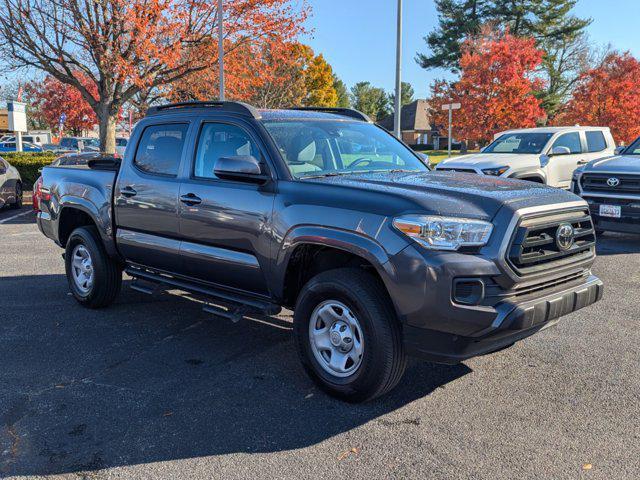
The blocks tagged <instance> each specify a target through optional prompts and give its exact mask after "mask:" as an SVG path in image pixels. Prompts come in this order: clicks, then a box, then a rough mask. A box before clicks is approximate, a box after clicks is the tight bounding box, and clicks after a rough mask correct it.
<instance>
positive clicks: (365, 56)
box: [305, 0, 640, 97]
mask: <svg viewBox="0 0 640 480" xmlns="http://www.w3.org/2000/svg"><path fill="white" fill-rule="evenodd" d="M308 1H309V3H310V4H311V6H312V7H313V16H312V17H311V18H310V20H309V21H308V26H309V27H310V28H312V29H313V34H312V36H311V37H310V38H307V39H305V41H306V42H307V43H308V44H309V45H311V46H312V47H313V48H314V50H315V51H316V52H317V53H322V54H323V55H324V56H325V58H326V59H327V60H328V61H329V63H331V65H332V66H333V68H334V71H335V72H336V73H337V74H338V76H340V78H342V79H343V80H344V82H345V83H346V84H347V85H348V86H351V85H353V84H354V83H356V82H358V81H362V80H368V81H370V82H371V83H372V84H374V85H376V86H381V87H384V88H385V89H387V90H391V89H392V88H393V84H394V66H395V35H396V33H395V32H396V26H395V25H396V24H395V18H396V5H397V3H396V0H308ZM574 10H575V14H576V15H578V16H581V17H591V18H593V23H592V24H591V26H590V27H589V35H590V38H591V40H592V41H593V43H594V44H595V45H597V46H602V45H607V44H609V43H610V44H612V46H613V47H614V48H616V49H619V50H631V52H632V53H634V54H635V55H636V56H640V28H638V18H639V17H640V0H578V4H577V5H576V8H575V9H574ZM436 24H437V15H436V9H435V6H434V2H433V0H404V48H403V55H404V61H403V77H404V78H403V79H404V80H405V81H408V82H410V83H411V84H412V85H413V87H414V89H415V91H416V96H417V97H426V96H427V94H428V91H429V84H430V83H431V81H432V80H433V79H434V78H440V77H443V76H445V75H446V72H443V71H437V70H436V71H425V70H423V69H421V68H420V67H419V66H418V64H416V62H415V61H414V57H415V55H416V52H418V51H424V50H425V43H424V41H423V39H422V38H423V37H424V36H425V35H426V34H427V33H428V32H430V31H431V30H433V28H434V26H435V25H436Z"/></svg>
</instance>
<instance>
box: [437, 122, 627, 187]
mask: <svg viewBox="0 0 640 480" xmlns="http://www.w3.org/2000/svg"><path fill="white" fill-rule="evenodd" d="M614 149H615V143H614V141H613V137H612V136H611V132H610V131H609V129H608V128H605V127H543V128H527V129H522V130H510V131H507V132H502V133H501V134H498V135H497V139H496V140H495V141H493V142H492V143H491V144H490V145H488V146H487V147H485V148H484V149H483V150H482V151H481V152H480V153H477V154H471V155H465V156H461V157H455V158H451V159H449V160H444V161H443V162H441V163H440V164H439V165H438V166H437V167H436V169H437V170H440V171H457V172H467V173H477V174H480V175H490V176H496V177H508V178H517V179H520V180H528V181H531V182H537V183H544V184H547V185H550V186H552V187H559V188H566V189H568V188H569V187H570V184H571V177H572V175H573V172H574V170H575V169H576V168H577V167H579V166H581V165H584V164H586V163H588V162H589V161H591V160H594V159H596V158H602V157H605V156H608V155H613V153H614Z"/></svg>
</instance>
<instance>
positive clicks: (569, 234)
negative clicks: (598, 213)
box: [556, 223, 576, 251]
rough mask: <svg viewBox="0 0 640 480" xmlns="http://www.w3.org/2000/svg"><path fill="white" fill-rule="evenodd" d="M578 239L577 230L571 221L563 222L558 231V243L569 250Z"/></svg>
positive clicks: (560, 247) (559, 246) (561, 247)
mask: <svg viewBox="0 0 640 480" xmlns="http://www.w3.org/2000/svg"><path fill="white" fill-rule="evenodd" d="M575 241H576V232H575V230H574V229H573V226H572V225H571V224H570V223H562V224H560V226H558V230H557V231H556V244H557V245H558V248H559V249H560V250H562V251H567V250H569V249H570V248H571V247H573V243H574V242H575Z"/></svg>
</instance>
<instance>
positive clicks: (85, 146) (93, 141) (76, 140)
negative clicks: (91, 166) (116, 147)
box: [58, 137, 100, 152]
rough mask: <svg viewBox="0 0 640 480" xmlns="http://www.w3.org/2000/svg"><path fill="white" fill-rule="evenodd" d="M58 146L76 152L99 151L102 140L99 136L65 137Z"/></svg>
mask: <svg viewBox="0 0 640 480" xmlns="http://www.w3.org/2000/svg"><path fill="white" fill-rule="evenodd" d="M58 146H59V147H60V148H61V149H64V150H69V151H74V152H98V151H100V142H99V140H98V139H97V138H89V137H63V138H61V139H60V143H59V144H58Z"/></svg>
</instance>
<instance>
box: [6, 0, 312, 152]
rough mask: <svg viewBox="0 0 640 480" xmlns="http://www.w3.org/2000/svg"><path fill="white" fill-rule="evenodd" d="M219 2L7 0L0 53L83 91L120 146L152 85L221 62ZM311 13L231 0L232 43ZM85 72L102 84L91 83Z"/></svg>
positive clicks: (227, 2)
mask: <svg viewBox="0 0 640 480" xmlns="http://www.w3.org/2000/svg"><path fill="white" fill-rule="evenodd" d="M217 5H218V2H216V1H212V0H99V1H96V0H92V1H89V0H81V1H80V0H0V11H2V15H0V57H1V58H2V61H3V63H6V64H8V65H9V66H10V67H15V68H35V69H39V70H41V71H44V72H45V73H46V74H49V75H51V76H53V77H55V78H56V79H57V80H59V81H60V82H62V83H65V84H68V85H71V86H72V87H74V88H76V89H77V90H78V91H80V93H81V95H82V97H83V98H84V99H85V100H86V101H87V103H88V104H89V105H90V106H91V108H92V109H93V111H94V112H95V114H96V116H97V117H98V123H99V127H100V143H101V147H102V149H103V150H104V151H105V152H107V153H113V152H114V151H115V130H116V123H117V121H118V114H119V112H120V110H121V108H122V106H123V105H124V104H125V103H127V102H129V101H130V100H132V99H133V98H134V97H136V96H137V95H139V94H140V93H142V92H144V91H145V90H154V89H157V88H159V87H162V86H164V85H169V84H172V83H174V82H177V81H179V80H181V79H183V78H185V77H187V76H189V75H191V74H193V73H194V72H199V71H203V70H206V69H214V68H215V66H216V65H217V62H218V56H219V55H218V51H217V45H218V44H217V40H216V36H217V28H218V24H217V18H218V15H217V14H218V11H217ZM308 12H309V8H308V5H307V3H306V2H305V1H304V0H303V1H302V2H294V1H293V0H224V2H223V13H224V20H223V26H224V36H225V43H224V45H225V48H226V47H227V46H228V47H229V48H234V47H237V46H238V45H242V44H243V43H244V42H247V43H248V42H260V41H261V40H262V39H263V38H268V37H269V36H277V37H281V38H284V39H289V38H292V37H293V36H295V35H297V34H298V33H300V31H301V30H302V28H303V27H302V25H303V22H304V20H305V18H306V16H307V14H308ZM77 71H81V72H82V73H83V74H84V75H86V76H87V78H89V80H90V82H91V83H92V84H94V85H95V88H96V90H95V91H92V90H91V89H89V88H87V86H85V85H84V84H83V83H82V82H81V81H80V80H79V79H78V78H77V76H76V73H75V72H77Z"/></svg>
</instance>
